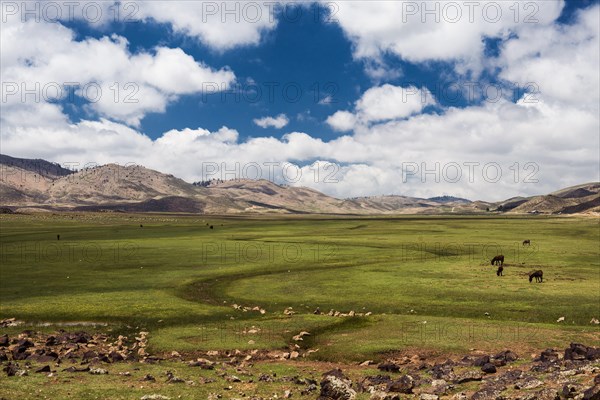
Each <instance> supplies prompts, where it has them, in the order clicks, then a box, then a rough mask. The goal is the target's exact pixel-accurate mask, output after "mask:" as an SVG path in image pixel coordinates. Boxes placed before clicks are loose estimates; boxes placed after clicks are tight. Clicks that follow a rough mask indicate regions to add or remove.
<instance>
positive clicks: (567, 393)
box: [560, 383, 580, 399]
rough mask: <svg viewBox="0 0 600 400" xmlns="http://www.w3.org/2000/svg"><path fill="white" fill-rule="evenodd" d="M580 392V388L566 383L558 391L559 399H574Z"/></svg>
mask: <svg viewBox="0 0 600 400" xmlns="http://www.w3.org/2000/svg"><path fill="white" fill-rule="evenodd" d="M579 390H580V386H579V385H577V384H573V383H567V384H566V385H564V386H563V387H562V390H561V391H560V397H561V398H563V399H571V398H574V397H575V396H576V395H577V393H578V392H579Z"/></svg>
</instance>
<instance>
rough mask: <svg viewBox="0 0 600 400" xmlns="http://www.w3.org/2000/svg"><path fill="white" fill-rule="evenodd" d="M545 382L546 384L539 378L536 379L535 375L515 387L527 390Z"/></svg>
mask: <svg viewBox="0 0 600 400" xmlns="http://www.w3.org/2000/svg"><path fill="white" fill-rule="evenodd" d="M543 384H544V382H542V381H540V380H539V379H536V378H534V377H529V378H527V379H526V380H524V381H523V382H521V383H517V384H516V385H515V389H525V390H529V389H535V388H538V387H540V386H542V385H543Z"/></svg>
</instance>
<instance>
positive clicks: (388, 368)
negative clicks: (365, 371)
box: [377, 362, 400, 372]
mask: <svg viewBox="0 0 600 400" xmlns="http://www.w3.org/2000/svg"><path fill="white" fill-rule="evenodd" d="M377 369H378V370H380V371H385V372H400V366H399V365H397V364H394V363H393V362H384V363H381V364H379V365H378V366H377Z"/></svg>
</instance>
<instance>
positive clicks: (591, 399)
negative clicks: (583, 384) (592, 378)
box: [583, 384, 600, 400]
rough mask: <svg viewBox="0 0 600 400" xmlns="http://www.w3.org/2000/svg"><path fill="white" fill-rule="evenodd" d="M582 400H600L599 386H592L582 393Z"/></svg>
mask: <svg viewBox="0 0 600 400" xmlns="http://www.w3.org/2000/svg"><path fill="white" fill-rule="evenodd" d="M583 399H584V400H600V385H597V384H596V385H594V386H592V387H591V388H589V389H587V390H586V391H585V392H583Z"/></svg>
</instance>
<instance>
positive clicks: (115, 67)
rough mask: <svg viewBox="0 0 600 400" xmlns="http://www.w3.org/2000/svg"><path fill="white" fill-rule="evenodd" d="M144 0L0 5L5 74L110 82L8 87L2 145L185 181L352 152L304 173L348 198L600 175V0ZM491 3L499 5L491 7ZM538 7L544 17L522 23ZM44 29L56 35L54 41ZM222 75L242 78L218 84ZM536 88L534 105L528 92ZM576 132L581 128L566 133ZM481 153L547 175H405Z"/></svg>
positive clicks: (529, 189)
mask: <svg viewBox="0 0 600 400" xmlns="http://www.w3.org/2000/svg"><path fill="white" fill-rule="evenodd" d="M84 3H85V2H84ZM87 3H92V4H99V7H104V8H103V10H104V12H105V16H107V15H109V13H108V11H107V10H108V9H107V8H106V7H110V6H111V5H112V3H111V2H100V3H97V2H87ZM87 3H86V4H87ZM130 3H132V4H135V6H136V7H137V9H136V15H135V16H136V19H138V21H137V22H123V21H114V20H113V19H111V18H104V19H102V20H101V21H99V22H92V21H90V20H89V18H84V17H81V16H80V15H78V14H77V15H76V18H75V19H66V18H63V19H61V20H59V21H48V20H45V19H44V15H42V18H41V20H39V21H35V20H33V19H32V18H21V17H22V10H16V11H15V10H14V9H8V8H6V7H5V6H4V5H3V19H6V18H8V17H10V18H8V19H7V22H6V23H4V24H3V25H2V28H3V35H2V47H3V59H2V62H3V77H2V81H3V84H4V83H6V84H8V85H16V86H14V87H19V88H21V84H26V85H33V84H35V82H41V84H42V86H43V85H44V84H48V82H59V83H61V82H65V81H68V80H74V81H76V82H80V83H81V84H86V83H89V82H98V84H99V85H101V86H102V87H103V88H104V91H103V98H102V101H100V102H98V103H89V102H86V101H85V100H84V99H83V98H82V97H81V96H77V97H76V98H75V101H72V99H70V98H61V99H50V100H48V101H44V99H42V101H41V102H31V101H29V100H27V99H25V101H17V100H15V99H18V95H19V93H18V92H17V93H16V94H15V95H11V96H12V97H10V96H9V98H8V100H6V101H3V103H4V104H3V106H4V109H5V111H4V113H3V116H2V118H1V122H2V136H1V139H2V140H1V144H2V145H3V147H4V149H3V150H2V151H3V152H5V153H8V154H12V155H15V156H30V157H45V158H48V159H52V160H53V161H57V162H64V161H66V160H71V159H76V158H77V159H79V160H81V162H82V163H84V162H86V161H88V162H98V163H103V162H136V163H140V164H144V165H147V166H149V167H152V168H156V169H159V170H161V171H164V172H169V173H174V174H175V175H178V176H182V177H183V178H184V179H187V180H199V179H203V178H205V177H204V176H203V170H202V167H198V166H197V164H198V160H202V161H205V160H206V161H210V162H217V163H221V162H223V163H228V164H231V163H248V162H259V163H260V162H265V161H266V160H271V161H272V160H278V161H281V162H282V163H285V162H293V163H295V164H297V166H298V167H299V168H310V167H311V165H312V163H313V162H315V161H318V160H325V161H329V162H334V163H336V164H337V165H339V166H340V176H339V179H340V180H339V182H338V184H337V185H329V186H328V185H325V184H324V183H323V182H316V181H310V180H308V181H301V182H297V184H301V185H306V186H311V187H314V188H315V189H318V190H322V191H325V192H327V193H329V194H332V195H336V196H339V197H345V196H351V195H378V194H391V193H395V194H412V195H423V196H426V195H437V194H455V195H461V196H464V197H471V198H472V197H478V196H479V197H484V196H489V192H490V190H489V189H490V188H491V187H492V186H490V184H491V183H493V184H494V185H495V187H498V185H502V187H503V190H504V192H505V193H506V194H515V195H517V194H531V193H536V192H538V193H539V192H543V191H544V190H551V189H558V188H559V187H561V186H565V185H568V184H576V183H580V182H579V181H577V180H581V179H583V180H595V179H596V178H597V171H596V169H597V168H594V167H595V166H596V165H597V161H598V160H597V154H593V153H589V146H590V144H591V145H592V147H593V146H595V145H596V143H597V141H598V138H597V135H595V132H594V130H595V129H596V128H597V127H598V119H597V118H595V117H593V114H594V112H595V111H596V110H597V109H598V104H597V100H596V99H597V98H598V92H599V91H600V89H599V88H598V87H596V86H597V85H596V82H597V80H595V78H594V74H596V75H597V67H598V65H597V64H598V61H597V60H598V51H597V48H596V49H595V50H593V49H594V47H595V43H596V41H597V40H598V29H597V27H595V26H594V24H595V22H596V20H597V19H598V13H599V12H598V10H599V7H598V3H599V2H598V1H597V0H593V1H592V0H580V1H566V2H563V1H545V2H544V1H541V2H536V3H535V4H536V6H535V8H532V9H527V8H525V6H524V5H523V4H524V3H509V2H500V3H502V6H501V7H502V8H501V11H502V12H503V13H504V14H503V18H502V19H501V20H499V21H494V22H490V21H489V19H488V18H482V16H481V15H480V14H478V13H475V21H474V22H471V21H465V19H466V18H465V17H464V15H463V17H462V18H461V19H460V21H459V23H457V24H451V23H448V21H447V20H445V19H444V18H442V21H441V22H439V21H433V22H432V21H431V19H428V18H429V17H425V20H424V21H422V20H421V19H420V17H422V14H420V12H422V11H423V10H418V11H415V12H414V15H412V14H411V15H408V14H405V13H406V11H407V10H408V9H409V8H410V7H417V8H418V7H419V4H422V3H419V2H410V1H409V2H404V3H402V2H370V3H369V2H361V1H355V2H337V3H334V4H335V7H336V12H335V15H334V18H335V20H334V21H329V20H328V19H329V18H328V16H327V15H328V14H327V9H326V8H325V6H323V4H322V3H320V4H317V3H312V2H305V3H303V5H302V6H301V5H293V4H288V5H286V6H284V7H286V8H285V10H286V12H287V15H288V17H286V14H283V13H282V12H281V11H278V12H276V13H275V14H274V15H273V20H274V21H267V20H265V19H264V18H263V19H261V20H260V21H259V22H252V23H247V22H248V21H244V18H243V17H242V20H241V21H239V22H236V21H233V22H232V21H231V20H227V21H225V22H223V21H221V20H219V18H218V17H219V16H220V12H221V11H222V10H218V12H217V13H216V18H217V19H216V20H210V19H209V20H208V23H207V22H206V21H204V20H203V18H205V16H204V15H203V14H202V12H203V11H206V8H204V7H205V6H206V3H211V2H204V3H203V2H199V1H189V2H185V1H182V2H159V1H153V2H130ZM247 3H248V2H246V3H244V2H239V3H235V2H230V4H238V5H239V6H240V7H244V6H245V4H247ZM434 3H437V4H438V5H439V7H440V8H443V7H446V5H447V3H448V2H432V3H431V4H434ZM461 3H462V2H458V4H461ZM488 3H494V4H498V3H495V2H487V3H486V2H481V4H480V6H481V7H484V8H485V7H487V4H488ZM40 4H42V3H40ZM123 4H124V3H120V4H117V7H122V6H123ZM213 4H215V5H216V6H217V7H218V6H219V4H221V3H218V2H217V3H213ZM492 5H493V4H492ZM515 5H516V7H517V8H519V10H518V12H519V14H518V17H517V16H515V15H513V12H514V7H515ZM511 6H512V7H513V8H511ZM40 7H41V9H42V10H43V8H42V7H43V5H42V6H40ZM406 7H409V8H406ZM444 9H445V8H444ZM412 10H413V11H414V8H413V9H412ZM462 10H463V12H464V10H465V9H464V8H462ZM530 11H533V14H532V15H534V16H535V18H536V22H535V23H525V22H526V21H525V18H526V15H527V14H528V13H529V12H530ZM263 12H264V9H263ZM402 18H408V19H407V20H402ZM245 22H246V23H245ZM36 35H37V36H36ZM45 38H49V40H50V39H51V43H52V44H50V45H44V40H45ZM36 40H37V41H36ZM21 41H22V43H21ZM31 43H34V44H33V45H30V44H31ZM54 43H56V46H55V45H54ZM590 49H592V50H590ZM113 55H114V56H113ZM65 60H68V61H67V62H66V63H65ZM61 66H62V67H61ZM554 71H556V72H557V76H556V79H552V78H553V77H552V73H553V72H554ZM188 78H189V84H188ZM211 82H215V83H217V84H218V85H221V84H222V85H224V87H228V88H227V89H226V90H225V91H224V92H223V91H221V92H217V93H210V92H209V91H207V89H206V88H207V87H210V86H206V85H210V84H211ZM115 83H116V84H117V85H118V86H119V88H120V90H121V91H124V89H123V86H124V85H126V84H128V83H133V84H134V85H136V88H138V89H139V91H137V92H136V93H135V95H134V98H135V99H138V98H139V103H138V104H136V105H132V104H127V105H126V104H122V103H121V102H117V101H115V102H110V101H107V100H106V98H105V97H104V96H106V93H107V92H108V93H110V90H108V88H109V87H110V85H111V84H115ZM469 85H477V88H480V87H488V88H491V89H494V90H497V89H500V90H501V91H502V95H501V96H498V97H497V98H495V99H494V100H493V101H492V100H491V99H490V97H492V96H491V95H490V93H489V92H488V93H487V97H486V95H485V94H483V93H480V92H479V90H478V89H476V95H475V96H474V97H471V96H469V95H468V92H467V90H468V88H469V87H470V86H469ZM590 85H591V86H590ZM10 87H11V90H12V88H13V86H10ZM257 88H258V90H259V92H258V93H257V92H256V91H255V90H256V89H257ZM515 88H517V89H515ZM536 88H537V89H538V90H539V93H535V96H533V97H532V98H534V99H535V100H536V102H535V105H532V104H527V101H523V100H524V99H525V100H527V93H528V92H532V91H534V89H536ZM582 88H583V90H587V92H588V93H586V95H585V96H584V94H583V93H582V92H581V90H582ZM286 89H287V91H286ZM298 89H299V90H300V93H299V92H298V91H297V90H298ZM446 90H449V91H446ZM232 92H233V93H232ZM121 94H123V93H122V92H121ZM407 94H408V97H409V99H408V100H407V101H405V99H404V97H403V96H405V95H407ZM492 94H493V90H492ZM286 95H288V96H291V97H293V99H290V98H289V97H287V98H286ZM411 96H412V97H411ZM524 96H525V97H524ZM586 96H587V98H586ZM107 97H109V96H107ZM415 98H420V99H421V101H416V102H411V99H412V100H414V99H415ZM425 98H427V100H423V99H425ZM394 102H397V104H395V103H394ZM582 112H585V113H586V114H585V115H581V113H582ZM558 116H560V117H558ZM265 117H270V118H272V119H273V120H274V119H277V120H278V121H279V122H280V124H271V125H268V124H267V125H266V126H267V127H266V128H264V127H261V126H260V123H258V122H257V119H260V118H265ZM553 118H560V119H558V120H557V121H556V122H553V121H552V119H553ZM282 121H283V122H282ZM565 131H569V132H571V137H570V138H569V139H570V140H568V141H566V142H565V143H562V142H561V141H563V140H567V138H565V137H563V135H564V132H565ZM168 132H171V133H170V134H167V133H168ZM530 132H534V134H531V133H530ZM522 137H526V138H527V139H526V140H522V139H521V138H522ZM261 138H263V140H261ZM60 140H62V142H60ZM575 144H576V145H575ZM544 148H545V149H546V150H545V151H543V152H542V154H543V155H538V154H537V152H538V150H539V149H544ZM176 149H181V150H176ZM169 157H170V159H169ZM473 160H476V161H477V162H480V163H482V164H483V163H486V162H498V163H499V164H501V165H502V168H503V171H504V172H505V176H509V175H510V169H509V168H510V166H511V165H514V164H515V163H520V164H525V163H527V162H535V163H537V164H538V166H539V167H540V168H539V170H540V173H539V177H540V178H541V179H540V180H538V182H537V183H536V185H531V184H530V185H527V184H525V183H527V182H523V181H522V180H521V179H518V180H514V179H513V181H514V182H511V181H504V180H503V181H501V182H489V180H486V179H484V180H483V181H482V182H481V183H480V185H478V184H477V182H471V181H469V180H462V181H461V182H459V183H457V182H449V181H448V179H443V178H444V177H442V179H441V180H442V182H438V181H436V180H433V181H431V179H429V180H427V179H413V180H412V181H411V182H412V183H411V182H408V181H407V182H404V181H403V182H402V183H403V185H402V187H400V188H399V187H398V186H397V182H398V180H399V179H401V178H402V177H403V176H404V174H405V172H406V165H405V164H406V163H413V164H418V165H423V166H424V167H425V163H427V164H428V165H432V164H435V163H436V162H442V163H446V164H448V163H452V162H458V163H464V162H471V161H473ZM180 163H182V164H184V165H180ZM443 165H445V164H443ZM519 168H521V167H519ZM559 171H561V172H559ZM563 171H569V172H568V173H563ZM582 171H583V173H582ZM522 172H524V171H522ZM417 178H418V177H417ZM426 181H427V182H426ZM444 181H445V182H444ZM294 183H295V184H296V182H294ZM498 197H500V198H503V197H507V196H506V195H505V194H503V195H498Z"/></svg>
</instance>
